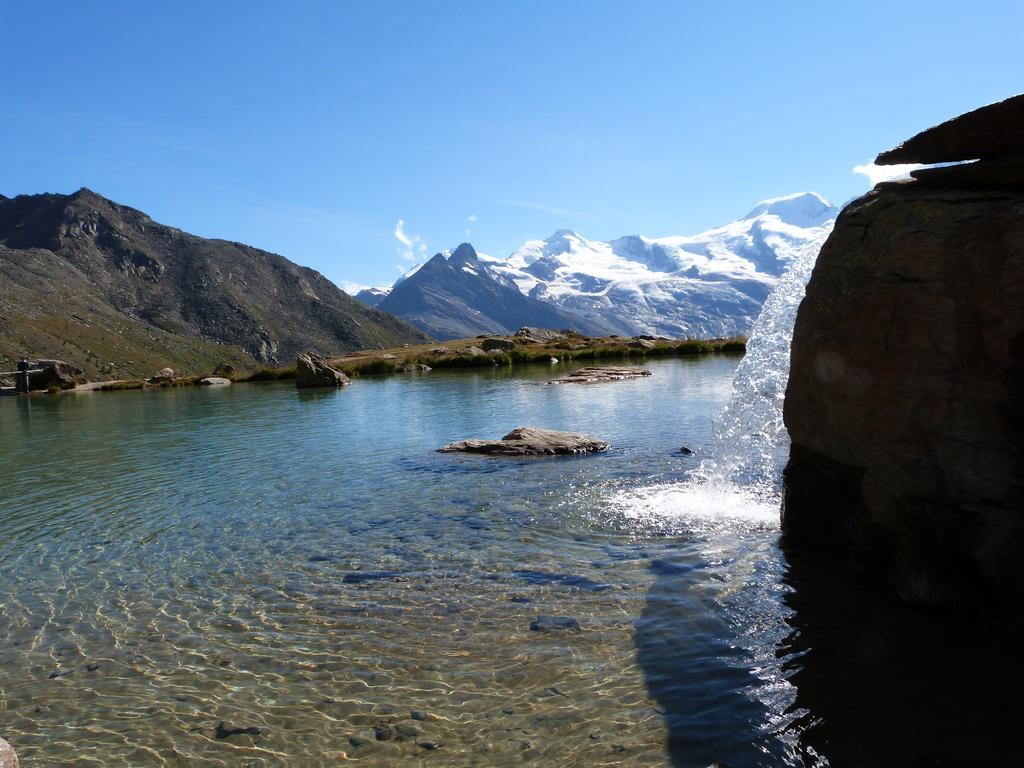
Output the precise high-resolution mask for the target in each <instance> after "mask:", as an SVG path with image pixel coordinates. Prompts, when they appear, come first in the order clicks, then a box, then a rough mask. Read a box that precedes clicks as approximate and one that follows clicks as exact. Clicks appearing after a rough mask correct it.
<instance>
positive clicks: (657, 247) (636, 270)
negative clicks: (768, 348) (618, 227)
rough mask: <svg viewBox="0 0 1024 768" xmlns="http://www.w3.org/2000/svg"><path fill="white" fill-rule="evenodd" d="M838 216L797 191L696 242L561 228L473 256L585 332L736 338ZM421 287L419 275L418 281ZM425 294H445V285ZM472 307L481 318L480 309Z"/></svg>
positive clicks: (691, 237)
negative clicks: (590, 235)
mask: <svg viewBox="0 0 1024 768" xmlns="http://www.w3.org/2000/svg"><path fill="white" fill-rule="evenodd" d="M837 214H838V210H837V209H836V208H835V207H834V206H832V204H831V203H829V202H828V201H827V200H825V198H823V197H821V196H820V195H817V194H814V193H800V194H795V195H788V196H786V197H780V198H775V199H772V200H765V201H763V202H761V203H758V205H756V206H755V207H754V209H753V210H751V211H750V213H748V214H747V215H746V216H744V217H743V218H742V219H739V220H737V221H734V222H732V223H730V224H726V225H725V226H721V227H716V228H715V229H710V230H708V231H706V232H702V233H700V234H698V235H689V236H676V237H662V238H650V237H643V236H640V235H629V236H626V237H620V238H618V239H616V240H612V241H610V242H601V241H596V240H588V239H587V238H585V237H583V236H582V235H579V234H577V233H576V232H572V231H570V230H559V231H558V232H555V233H554V234H553V235H551V237H549V238H547V239H546V240H531V241H529V242H527V243H525V244H524V245H523V246H522V247H521V248H519V249H518V250H517V251H515V253H513V254H512V255H511V256H509V257H508V258H505V259H499V258H494V257H491V256H486V255H484V254H478V260H479V268H480V269H482V270H483V271H485V272H486V273H487V276H488V277H489V278H492V279H494V280H496V281H499V282H501V283H504V284H506V285H510V286H513V285H514V286H515V287H516V288H518V290H519V291H520V292H521V293H522V294H524V295H525V296H527V297H529V298H531V299H535V300H537V301H539V302H543V303H545V304H548V305H551V306H552V308H555V307H557V308H558V309H559V310H561V313H562V315H563V316H564V317H566V318H567V319H568V320H569V321H570V322H568V323H567V324H568V325H569V326H572V327H575V328H577V329H578V330H580V331H582V332H584V333H589V334H598V333H605V334H608V333H618V334H621V335H636V334H652V335H662V336H669V337H714V336H731V335H739V334H745V333H747V332H748V331H749V330H750V326H751V324H752V323H753V320H754V318H755V317H757V314H758V312H759V311H760V308H761V304H762V303H763V302H764V300H765V298H766V297H767V296H768V294H769V293H770V292H771V290H772V288H774V287H775V284H776V283H777V281H778V278H779V275H781V274H782V272H783V271H784V270H785V268H786V266H787V265H788V264H789V262H790V261H791V260H792V259H793V257H794V256H795V255H796V253H798V252H799V251H800V250H801V249H802V248H803V247H805V246H807V245H809V244H810V243H812V242H814V241H817V240H820V239H821V238H822V237H824V235H825V234H827V232H828V230H829V229H830V228H831V226H832V224H833V222H834V221H835V217H836V215H837ZM435 258H436V257H435ZM441 275H442V273H441V272H440V271H434V272H433V273H431V277H432V278H435V279H436V278H438V277H441ZM467 276H468V273H467ZM425 281H426V278H425V277H424V276H423V275H419V278H418V281H417V282H425ZM399 282H401V281H399ZM397 285H398V283H396V286H397ZM431 290H432V291H433V292H434V293H435V294H436V293H442V294H443V293H444V290H445V288H444V286H443V285H440V284H438V285H433V286H432V288H431ZM374 298H375V297H374ZM379 303H380V302H378V304H379ZM382 308H383V307H382ZM475 309H476V310H479V311H483V312H485V313H486V310H487V307H476V308H475ZM389 311H392V312H395V310H394V309H389ZM395 314H398V315H399V316H400V317H406V319H409V320H411V321H412V322H413V323H415V322H416V320H415V319H414V318H412V317H408V316H406V315H403V314H402V312H401V311H398V312H395ZM523 324H533V325H539V324H541V323H539V322H535V321H534V322H524V323H523ZM479 332H481V333H486V332H493V331H490V330H489V329H481V330H480V331H479Z"/></svg>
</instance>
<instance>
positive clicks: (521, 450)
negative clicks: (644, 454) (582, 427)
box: [438, 427, 611, 456]
mask: <svg viewBox="0 0 1024 768" xmlns="http://www.w3.org/2000/svg"><path fill="white" fill-rule="evenodd" d="M609 448H611V445H609V444H608V443H606V442H605V441H604V440H598V439H597V438H596V437H591V436H590V435H584V434H582V433H580V432H558V431H556V430H553V429H537V428H536V427H517V428H516V429H513V430H512V431H511V432H509V433H508V434H507V435H505V436H504V437H503V438H501V439H500V440H460V441H459V442H457V443H452V444H451V445H446V446H445V447H444V448H438V451H440V452H441V453H456V452H459V453H487V454H492V455H495V456H555V455H565V454H574V453H593V452H595V451H606V450H608V449H609Z"/></svg>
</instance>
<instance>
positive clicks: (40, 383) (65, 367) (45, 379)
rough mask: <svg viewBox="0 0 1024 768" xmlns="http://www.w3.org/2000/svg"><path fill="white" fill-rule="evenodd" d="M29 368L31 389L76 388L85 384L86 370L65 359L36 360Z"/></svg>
mask: <svg viewBox="0 0 1024 768" xmlns="http://www.w3.org/2000/svg"><path fill="white" fill-rule="evenodd" d="M31 366H32V367H31V368H30V369H29V370H34V371H36V373H30V374H29V389H74V388H75V386H77V385H78V384H85V382H87V381H88V380H89V379H88V378H86V375H85V371H84V370H82V369H81V368H79V367H78V366H76V365H71V363H66V362H64V361H63V360H36V361H35V362H34V363H32V364H31Z"/></svg>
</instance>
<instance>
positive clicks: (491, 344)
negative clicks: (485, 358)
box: [481, 339, 516, 352]
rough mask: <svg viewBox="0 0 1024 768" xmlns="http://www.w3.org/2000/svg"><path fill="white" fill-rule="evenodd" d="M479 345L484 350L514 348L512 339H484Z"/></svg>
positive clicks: (492, 350)
mask: <svg viewBox="0 0 1024 768" xmlns="http://www.w3.org/2000/svg"><path fill="white" fill-rule="evenodd" d="M481 346H482V347H483V348H484V352H495V351H498V350H501V351H506V350H510V349H515V346H516V343H515V342H514V341H513V340H512V339H484V342H483V344H482V345H481Z"/></svg>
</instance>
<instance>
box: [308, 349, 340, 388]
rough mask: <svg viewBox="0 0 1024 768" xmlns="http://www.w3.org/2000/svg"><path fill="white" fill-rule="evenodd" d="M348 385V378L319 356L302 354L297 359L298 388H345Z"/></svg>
mask: <svg viewBox="0 0 1024 768" xmlns="http://www.w3.org/2000/svg"><path fill="white" fill-rule="evenodd" d="M348 384H349V380H348V376H346V375H345V374H344V373H342V372H341V371H339V370H337V369H336V368H332V367H331V366H329V365H328V364H327V361H326V360H324V358H322V357H320V356H319V355H314V354H312V353H306V352H302V353H300V354H299V356H298V357H297V358H296V359H295V386H296V387H300V388H303V387H345V386H348Z"/></svg>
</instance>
